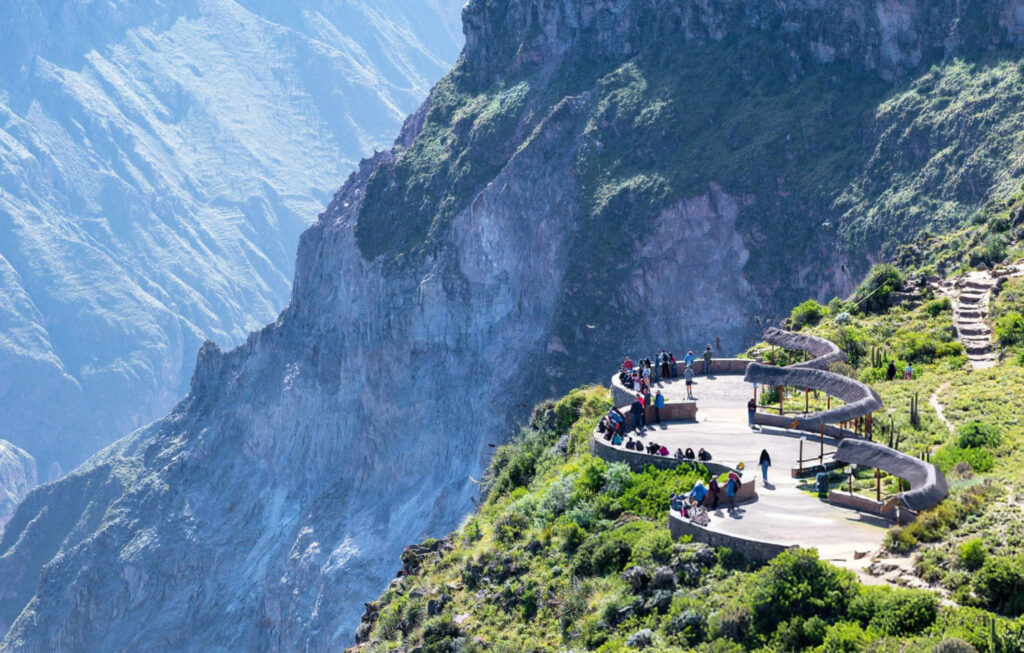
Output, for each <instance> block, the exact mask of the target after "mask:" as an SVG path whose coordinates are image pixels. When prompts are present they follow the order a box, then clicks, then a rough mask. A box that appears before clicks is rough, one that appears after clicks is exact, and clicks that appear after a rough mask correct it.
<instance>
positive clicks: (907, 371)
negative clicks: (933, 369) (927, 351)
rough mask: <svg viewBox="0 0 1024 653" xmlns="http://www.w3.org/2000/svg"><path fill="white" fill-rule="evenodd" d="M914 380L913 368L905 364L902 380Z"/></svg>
mask: <svg viewBox="0 0 1024 653" xmlns="http://www.w3.org/2000/svg"><path fill="white" fill-rule="evenodd" d="M912 378H914V366H913V365H911V364H910V363H907V366H906V367H905V368H903V380H904V381H909V380H911V379H912Z"/></svg>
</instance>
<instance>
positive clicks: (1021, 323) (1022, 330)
mask: <svg viewBox="0 0 1024 653" xmlns="http://www.w3.org/2000/svg"><path fill="white" fill-rule="evenodd" d="M996 337H997V338H999V342H1000V343H1001V344H1003V345H1006V346H1010V345H1016V344H1017V343H1020V342H1022V341H1024V315H1021V314H1020V313H1018V312H1017V311H1010V312H1009V313H1007V314H1005V315H1002V316H1000V317H999V319H998V320H996Z"/></svg>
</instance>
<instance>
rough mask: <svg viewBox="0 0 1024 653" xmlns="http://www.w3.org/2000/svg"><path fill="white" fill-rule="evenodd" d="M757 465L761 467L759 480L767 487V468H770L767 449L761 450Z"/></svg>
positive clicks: (769, 457) (770, 460)
mask: <svg viewBox="0 0 1024 653" xmlns="http://www.w3.org/2000/svg"><path fill="white" fill-rule="evenodd" d="M757 464H758V465H760V466H761V480H763V481H764V484H765V485H768V468H769V467H771V466H772V457H771V456H769V455H768V450H767V449H761V458H760V459H758V461H757Z"/></svg>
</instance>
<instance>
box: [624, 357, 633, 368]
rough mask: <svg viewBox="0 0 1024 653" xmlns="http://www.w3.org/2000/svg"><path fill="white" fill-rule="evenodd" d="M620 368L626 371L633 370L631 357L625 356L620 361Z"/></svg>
mask: <svg viewBox="0 0 1024 653" xmlns="http://www.w3.org/2000/svg"><path fill="white" fill-rule="evenodd" d="M622 369H623V370H625V371H627V372H632V371H633V359H632V358H630V357H629V356H626V360H624V361H622Z"/></svg>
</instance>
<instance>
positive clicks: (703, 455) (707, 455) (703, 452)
mask: <svg viewBox="0 0 1024 653" xmlns="http://www.w3.org/2000/svg"><path fill="white" fill-rule="evenodd" d="M697 460H701V461H704V462H707V461H709V460H711V452H710V451H708V450H707V449H705V448H704V447H701V448H700V451H698V452H697Z"/></svg>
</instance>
